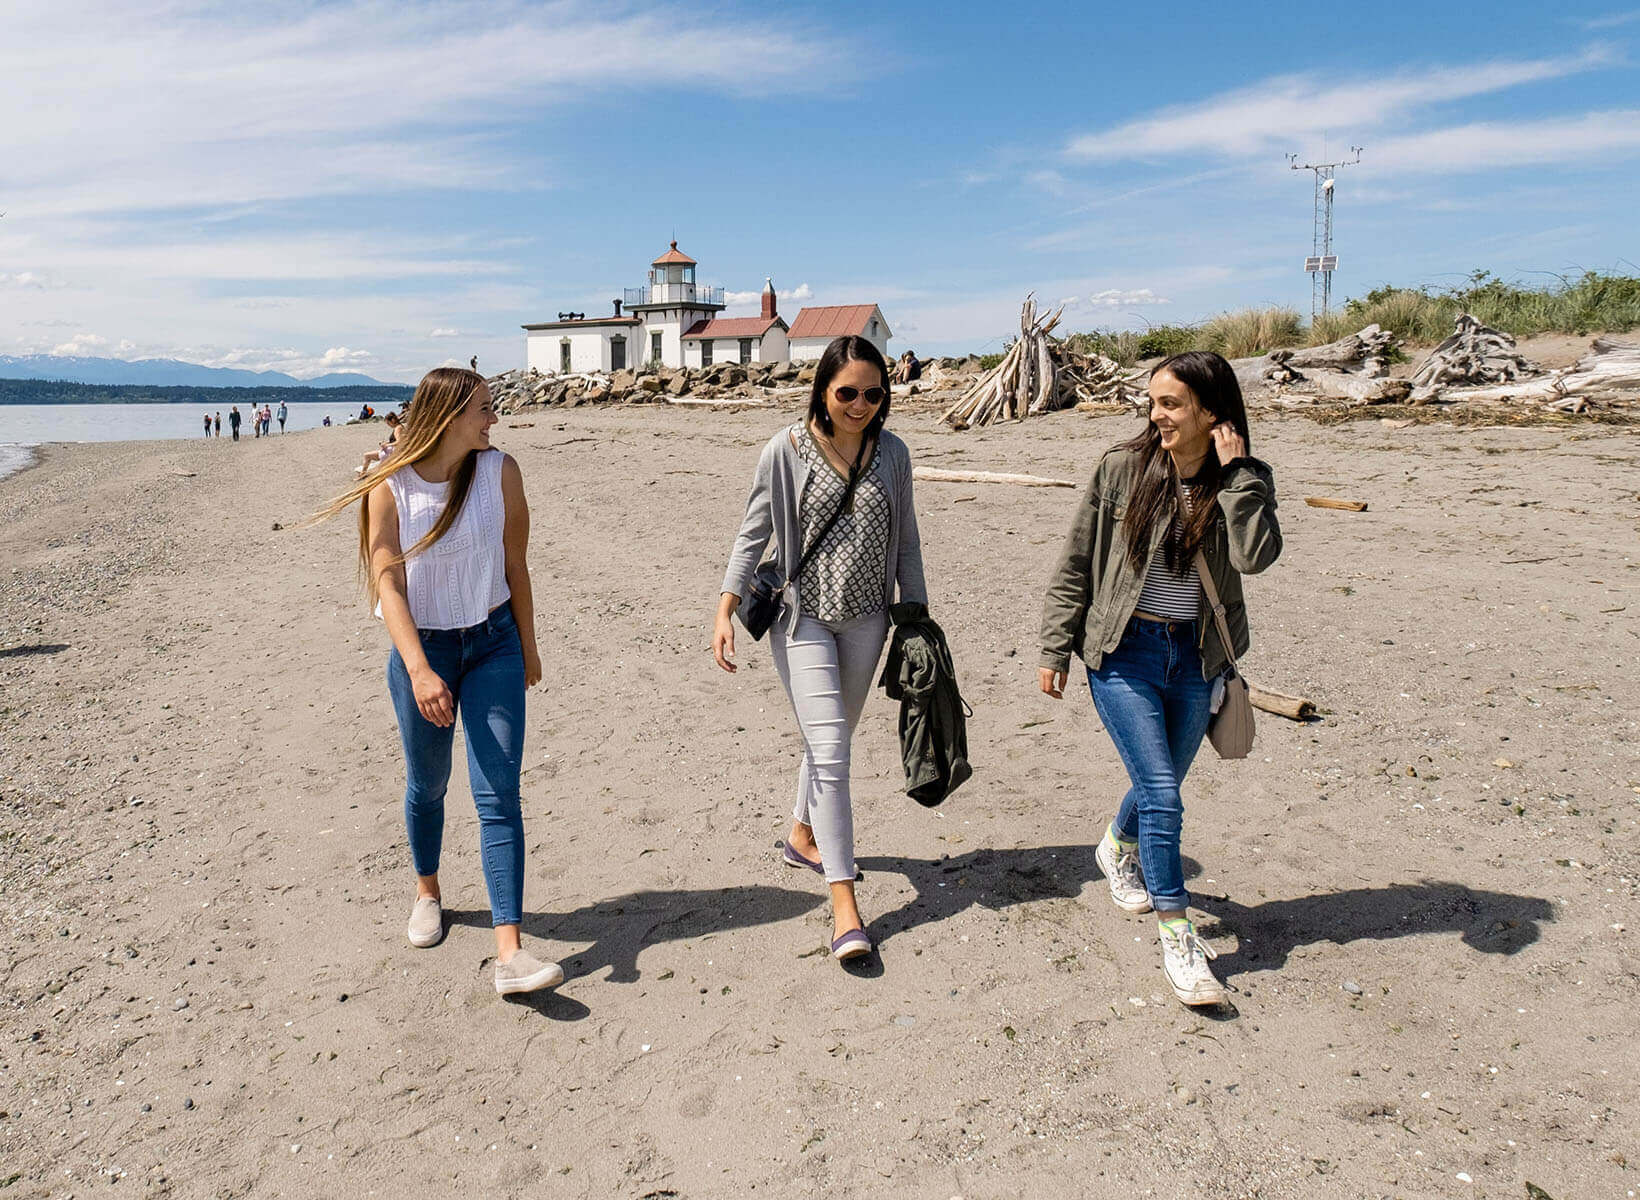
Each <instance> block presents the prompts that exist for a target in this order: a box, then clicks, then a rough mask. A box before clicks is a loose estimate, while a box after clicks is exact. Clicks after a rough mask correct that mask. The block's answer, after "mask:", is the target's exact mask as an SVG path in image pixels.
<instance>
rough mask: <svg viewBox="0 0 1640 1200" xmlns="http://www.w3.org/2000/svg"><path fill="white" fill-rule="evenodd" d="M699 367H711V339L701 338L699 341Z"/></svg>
mask: <svg viewBox="0 0 1640 1200" xmlns="http://www.w3.org/2000/svg"><path fill="white" fill-rule="evenodd" d="M700 365H701V366H703V367H709V366H711V365H712V339H711V338H701V339H700Z"/></svg>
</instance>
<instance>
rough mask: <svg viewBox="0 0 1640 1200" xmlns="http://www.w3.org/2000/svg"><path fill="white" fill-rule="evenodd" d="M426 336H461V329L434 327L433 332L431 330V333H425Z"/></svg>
mask: <svg viewBox="0 0 1640 1200" xmlns="http://www.w3.org/2000/svg"><path fill="white" fill-rule="evenodd" d="M427 336H428V337H430V338H453V337H460V336H461V330H459V329H444V328H439V329H435V330H433V332H432V333H429V334H428V335H427Z"/></svg>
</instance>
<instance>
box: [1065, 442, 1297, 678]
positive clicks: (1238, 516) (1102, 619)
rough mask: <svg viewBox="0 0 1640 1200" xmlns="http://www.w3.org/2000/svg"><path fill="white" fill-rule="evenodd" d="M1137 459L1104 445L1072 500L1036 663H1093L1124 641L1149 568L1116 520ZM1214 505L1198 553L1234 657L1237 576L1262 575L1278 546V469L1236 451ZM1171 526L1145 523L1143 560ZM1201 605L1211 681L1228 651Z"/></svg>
mask: <svg viewBox="0 0 1640 1200" xmlns="http://www.w3.org/2000/svg"><path fill="white" fill-rule="evenodd" d="M1139 461H1140V459H1139V453H1138V452H1137V451H1135V450H1128V449H1125V448H1123V447H1120V446H1119V447H1117V448H1115V449H1113V450H1109V451H1106V453H1105V455H1104V457H1103V458H1101V459H1100V460H1099V465H1098V467H1097V468H1095V470H1094V472H1093V479H1092V480H1091V481H1090V482H1089V483H1088V487H1087V490H1086V491H1084V492H1083V493H1082V498H1081V501H1080V502H1079V503H1078V504H1077V506H1076V516H1075V517H1074V518H1073V519H1072V521H1071V531H1070V535H1069V536H1068V537H1067V538H1066V539H1065V548H1064V550H1063V551H1061V553H1060V555H1059V565H1058V566H1056V567H1055V568H1054V573H1053V578H1052V579H1051V580H1050V581H1049V583H1048V595H1047V598H1046V600H1044V602H1043V605H1042V634H1041V639H1040V640H1041V643H1042V657H1041V659H1040V660H1039V661H1040V664H1041V665H1042V666H1044V667H1047V668H1049V669H1051V670H1054V671H1065V670H1069V668H1070V661H1071V655H1072V654H1076V655H1078V656H1080V657H1081V659H1082V661H1083V662H1085V663H1087V664H1088V666H1089V667H1090V668H1094V669H1097V668H1098V666H1099V663H1100V661H1101V660H1102V659H1103V658H1104V656H1105V655H1107V654H1109V653H1110V652H1111V651H1112V650H1114V649H1116V647H1117V646H1118V645H1119V644H1120V643H1121V641H1122V632H1123V631H1124V630H1125V629H1126V628H1127V623H1128V620H1129V619H1130V618H1131V617H1132V616H1133V612H1134V609H1135V608H1136V607H1137V606H1138V603H1139V592H1140V591H1141V590H1142V589H1143V588H1144V586H1145V572H1144V571H1135V570H1134V569H1133V564H1132V563H1130V562H1129V561H1128V556H1127V531H1126V530H1125V529H1124V528H1123V527H1122V521H1123V518H1124V517H1126V516H1127V506H1128V496H1129V495H1130V494H1131V492H1132V490H1133V486H1134V484H1135V483H1136V482H1137V481H1138V475H1139ZM1218 505H1219V509H1220V512H1221V513H1222V515H1223V519H1222V520H1219V521H1215V522H1213V524H1212V526H1210V527H1209V529H1208V531H1207V537H1206V539H1205V540H1204V541H1203V542H1202V554H1203V555H1204V556H1205V557H1206V559H1207V569H1208V570H1209V571H1211V572H1212V575H1213V582H1214V584H1215V585H1216V586H1217V587H1218V591H1219V599H1220V600H1221V601H1222V602H1223V603H1224V618H1225V623H1226V624H1227V625H1229V627H1230V636H1231V639H1232V640H1233V641H1234V642H1235V647H1234V651H1235V656H1236V657H1237V658H1240V657H1241V655H1243V654H1245V653H1246V652H1247V645H1248V634H1247V607H1246V604H1245V603H1244V602H1243V600H1242V594H1241V577H1242V576H1243V575H1256V574H1258V572H1260V571H1262V570H1264V568H1266V567H1268V566H1269V565H1270V564H1271V563H1273V562H1275V561H1276V558H1277V557H1278V556H1279V555H1280V554H1281V526H1280V525H1279V524H1277V522H1276V482H1275V475H1274V474H1273V473H1272V472H1271V470H1270V468H1269V466H1268V465H1267V464H1265V463H1263V462H1261V461H1259V460H1258V459H1256V458H1238V459H1235V460H1234V461H1232V462H1230V463H1228V464H1227V465H1226V467H1225V470H1224V478H1223V481H1222V483H1221V485H1220V488H1219V495H1218ZM1168 525H1169V522H1167V521H1157V522H1156V528H1155V529H1153V530H1152V531H1151V537H1150V554H1149V555H1147V557H1146V559H1145V561H1146V563H1147V564H1148V563H1149V562H1150V560H1151V557H1152V556H1154V554H1155V552H1156V547H1157V546H1159V545H1160V544H1161V541H1162V538H1164V537H1165V536H1166V535H1167V530H1168ZM1192 569H1194V568H1192ZM1201 603H1202V609H1201V611H1202V617H1203V619H1202V620H1199V621H1197V622H1196V625H1197V631H1198V636H1199V647H1200V650H1201V659H1202V675H1203V677H1204V678H1207V679H1212V678H1213V677H1214V676H1216V675H1218V674H1220V673H1221V672H1222V671H1223V670H1224V668H1225V667H1226V666H1227V665H1228V663H1229V657H1228V656H1227V655H1226V654H1225V652H1224V645H1223V639H1222V638H1220V637H1219V631H1218V627H1217V623H1216V622H1215V621H1213V620H1212V619H1211V616H1212V610H1211V609H1210V607H1209V606H1208V603H1207V599H1206V597H1205V596H1204V597H1203V598H1202V602H1201Z"/></svg>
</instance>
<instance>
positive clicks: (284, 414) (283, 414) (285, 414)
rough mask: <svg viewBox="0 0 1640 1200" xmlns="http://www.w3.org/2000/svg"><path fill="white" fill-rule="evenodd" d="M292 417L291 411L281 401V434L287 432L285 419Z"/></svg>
mask: <svg viewBox="0 0 1640 1200" xmlns="http://www.w3.org/2000/svg"><path fill="white" fill-rule="evenodd" d="M288 416H290V409H288V408H286V407H285V402H284V401H283V400H281V401H279V432H280V433H284V432H285V418H286V417H288Z"/></svg>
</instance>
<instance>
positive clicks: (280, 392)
mask: <svg viewBox="0 0 1640 1200" xmlns="http://www.w3.org/2000/svg"><path fill="white" fill-rule="evenodd" d="M414 391H415V389H414V388H411V387H395V386H392V385H383V386H380V387H370V386H366V385H359V386H356V387H333V388H311V387H194V386H191V385H187V384H183V385H177V386H170V387H156V386H153V385H151V384H146V383H61V382H58V381H57V380H54V379H0V404H195V405H203V406H205V407H206V408H212V409H216V408H223V409H225V408H227V407H229V406H230V405H233V404H239V405H243V406H247V407H248V406H257V407H260V406H261V405H263V404H273V405H276V404H278V403H279V402H280V401H284V402H285V403H286V404H331V405H334V406H335V407H336V409H337V411H339V412H340V411H345V410H347V409H349V408H358V407H359V406H360V405H363V404H370V405H373V406H375V407H378V408H386V407H388V406H391V405H394V404H399V403H402V402H403V401H405V400H408V399H409V398H410V397H411V395H412V394H413V393H414Z"/></svg>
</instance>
